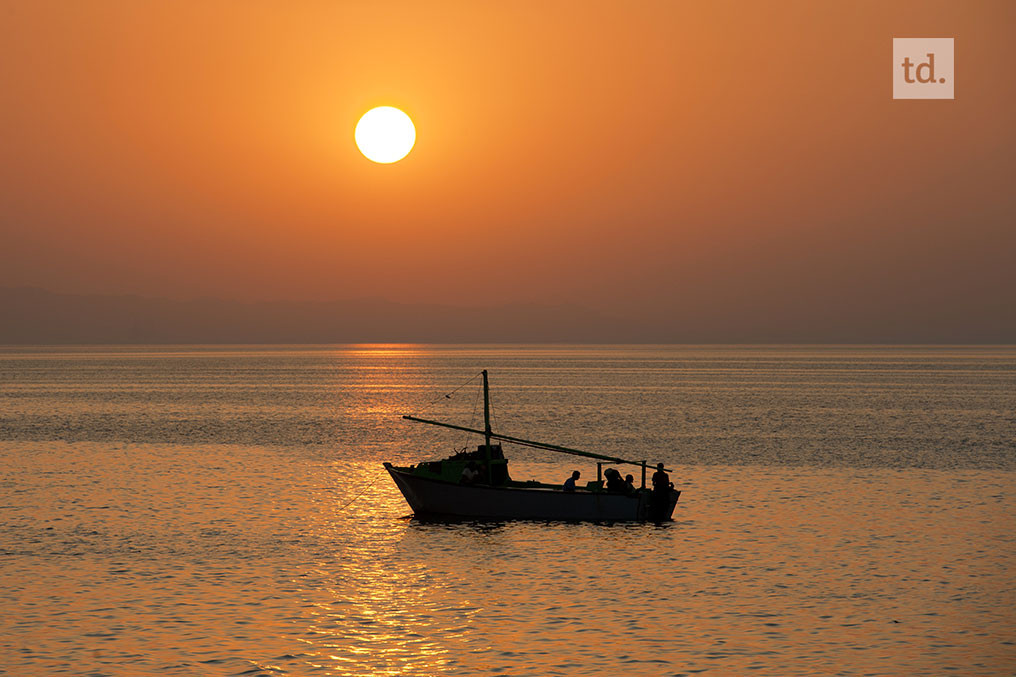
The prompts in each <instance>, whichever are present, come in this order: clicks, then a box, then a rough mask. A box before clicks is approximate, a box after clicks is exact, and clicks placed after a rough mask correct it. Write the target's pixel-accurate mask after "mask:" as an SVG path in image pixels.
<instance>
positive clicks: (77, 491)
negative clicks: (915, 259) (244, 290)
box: [0, 345, 1016, 676]
mask: <svg viewBox="0 0 1016 677" xmlns="http://www.w3.org/2000/svg"><path fill="white" fill-rule="evenodd" d="M482 369H487V370H489V374H490V384H491V398H492V405H493V426H494V429H495V430H496V431H499V432H504V433H506V434H511V435H516V436H519V437H523V438H526V439H534V440H539V441H544V442H551V443H555V444H560V445H565V446H569V447H576V448H579V449H585V450H589V451H593V452H600V453H606V454H610V455H614V456H620V457H625V458H632V459H635V460H643V459H644V460H647V461H648V462H649V463H656V462H665V463H667V464H668V466H670V467H672V468H673V469H674V472H672V473H671V478H672V479H673V480H674V482H675V484H676V486H677V488H679V489H680V490H681V492H682V494H681V499H680V502H679V503H678V505H677V509H676V510H675V513H674V519H673V521H672V522H669V523H664V524H652V523H645V524H643V523H614V524H609V523H607V524H604V523H553V522H470V521H459V522H427V521H419V520H417V519H415V518H413V517H412V515H411V514H410V513H411V511H410V509H409V506H408V505H407V504H406V502H405V501H404V500H403V498H402V496H401V495H400V494H399V492H398V491H397V489H396V488H395V486H394V485H393V484H392V482H391V479H390V478H389V477H388V476H387V474H386V473H385V472H384V471H383V467H382V463H383V462H385V461H391V462H394V463H397V464H398V463H406V464H408V463H415V462H418V461H421V460H428V459H437V458H441V457H444V456H447V455H449V454H451V453H454V452H455V451H457V450H459V449H462V448H465V447H469V446H472V445H475V444H477V443H478V442H480V441H481V440H482V438H481V439H477V438H476V436H474V435H471V434H469V433H463V432H460V431H455V430H448V429H444V428H438V427H435V426H429V425H423V424H418V423H412V422H409V421H405V420H403V419H402V418H401V416H402V415H403V414H415V415H418V416H424V417H426V418H433V419H437V420H442V421H448V422H452V423H455V424H458V425H464V426H467V427H470V425H472V426H476V425H478V424H479V425H482V397H481V396H480V391H481V388H480V379H479V372H480V371H481V370H482ZM505 452H506V455H507V456H508V457H509V459H510V460H511V466H510V467H511V473H512V475H513V477H514V478H516V479H529V478H533V479H539V480H544V481H549V482H563V481H564V480H565V479H566V478H567V477H568V475H569V474H570V473H571V471H572V470H580V471H582V473H583V477H584V478H591V477H593V476H595V473H596V467H595V463H593V462H591V461H589V460H588V459H584V458H578V457H574V456H567V455H561V454H555V453H551V452H543V451H538V450H534V449H528V448H516V447H512V446H506V448H505ZM622 470H625V469H624V468H622ZM634 470H635V474H636V475H638V474H639V472H638V469H637V468H634ZM625 472H627V470H625ZM639 480H640V478H638V477H637V478H636V482H638V481H639ZM1014 488H1016V347H1013V346H1002V347H999V346H592V345H541V346H520V345H482V346H477V345H454V346H453V345H440V346H435V345H334V346H117V347H109V346H104V347H5V348H0V674H4V675H17V676H23V675H29V676H31V675H92V676H99V675H246V676H250V675H264V676H269V675H271V676H275V675H539V676H544V675H701V674H705V675H780V676H787V675H946V674H956V675H1011V674H1016V594H1014V590H1016V574H1014V565H1016V536H1014V527H1016V521H1014V517H1016V500H1014Z"/></svg>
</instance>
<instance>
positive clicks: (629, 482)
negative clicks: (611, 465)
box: [624, 475, 635, 494]
mask: <svg viewBox="0 0 1016 677" xmlns="http://www.w3.org/2000/svg"><path fill="white" fill-rule="evenodd" d="M624 490H625V491H627V492H628V493H629V494H634V493H635V476H634V475H625V478H624Z"/></svg>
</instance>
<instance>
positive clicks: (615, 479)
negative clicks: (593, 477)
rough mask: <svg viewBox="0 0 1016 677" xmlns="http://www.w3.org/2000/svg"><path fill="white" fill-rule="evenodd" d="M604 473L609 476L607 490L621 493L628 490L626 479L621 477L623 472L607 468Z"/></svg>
mask: <svg viewBox="0 0 1016 677" xmlns="http://www.w3.org/2000/svg"><path fill="white" fill-rule="evenodd" d="M603 474H604V476H605V477H606V478H607V491H614V492H617V493H619V494H623V493H624V492H625V491H626V489H625V484H624V480H623V479H621V473H619V472H618V471H617V470H615V469H614V468H607V470H605V471H604V473H603Z"/></svg>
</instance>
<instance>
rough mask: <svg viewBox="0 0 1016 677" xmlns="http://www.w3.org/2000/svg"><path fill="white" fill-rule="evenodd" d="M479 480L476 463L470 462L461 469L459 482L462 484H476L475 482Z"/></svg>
mask: <svg viewBox="0 0 1016 677" xmlns="http://www.w3.org/2000/svg"><path fill="white" fill-rule="evenodd" d="M478 479H480V471H479V470H477V468H476V463H474V462H473V461H470V462H469V463H467V464H466V467H465V468H463V469H462V477H461V478H460V480H459V481H460V482H462V484H476V481H477V480H478Z"/></svg>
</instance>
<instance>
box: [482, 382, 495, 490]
mask: <svg viewBox="0 0 1016 677" xmlns="http://www.w3.org/2000/svg"><path fill="white" fill-rule="evenodd" d="M490 436H491V430H490V385H489V384H488V383H487V370H486V369H484V370H483V442H484V444H483V458H484V459H485V460H486V462H487V484H493V483H494V469H493V468H491V467H490V466H491V463H490V457H491V453H490Z"/></svg>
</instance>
